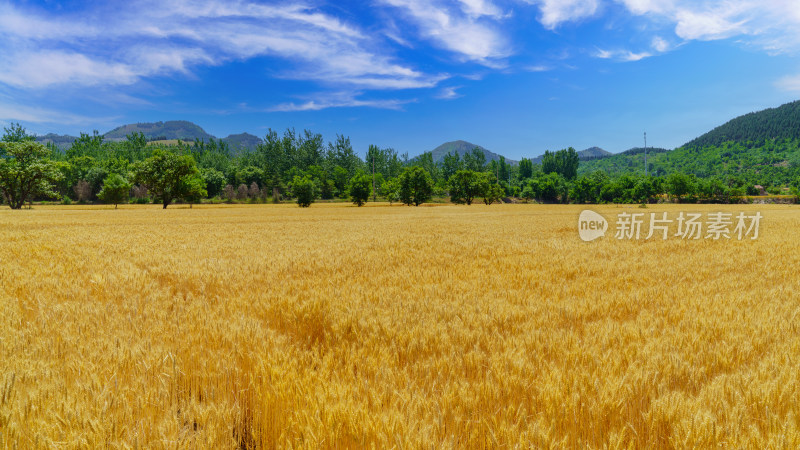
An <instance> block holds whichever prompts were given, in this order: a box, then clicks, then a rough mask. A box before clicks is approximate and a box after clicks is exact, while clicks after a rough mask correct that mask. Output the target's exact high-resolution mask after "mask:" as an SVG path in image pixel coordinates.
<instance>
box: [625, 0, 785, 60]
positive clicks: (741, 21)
mask: <svg viewBox="0 0 800 450" xmlns="http://www.w3.org/2000/svg"><path fill="white" fill-rule="evenodd" d="M616 1H617V2H618V3H621V4H622V5H623V6H625V8H627V9H628V11H630V12H631V13H632V14H634V15H641V16H646V17H648V18H650V19H651V20H652V23H653V24H656V25H663V24H667V25H668V26H671V27H672V31H673V32H674V33H675V35H676V36H677V37H678V38H680V39H683V40H684V41H690V40H716V39H725V38H729V37H735V36H738V37H742V38H744V39H743V42H745V43H748V44H751V45H755V46H758V47H761V48H763V49H765V50H768V51H770V52H775V53H778V52H796V51H798V50H800V33H798V27H800V6H798V3H797V1H796V0H699V1H698V0H616ZM673 47H674V46H673ZM653 48H654V49H655V50H657V51H659V52H663V51H665V50H661V49H659V47H658V46H657V45H656V44H655V41H654V45H653Z"/></svg>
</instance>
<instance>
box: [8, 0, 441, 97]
mask: <svg viewBox="0 0 800 450" xmlns="http://www.w3.org/2000/svg"><path fill="white" fill-rule="evenodd" d="M0 13H2V14H0V38H2V39H3V40H5V41H6V42H9V43H11V44H12V45H6V46H4V48H3V49H0V62H2V63H3V66H4V67H9V68H11V70H6V71H3V72H4V73H2V74H0V83H5V84H7V85H10V86H14V87H17V88H27V89H41V88H47V87H53V86H58V85H70V86H76V85H82V86H94V85H129V84H133V83H136V82H137V81H140V80H141V79H143V78H147V77H151V76H156V75H162V74H169V73H187V72H188V71H189V70H190V68H192V67H197V66H214V65H221V64H224V63H227V62H230V61H241V60H247V59H251V58H256V57H263V56H267V57H276V58H282V59H285V60H286V61H287V64H286V69H285V70H283V71H278V75H279V76H280V75H283V76H286V77H292V78H298V79H307V80H313V81H317V82H320V83H324V84H329V85H333V84H347V85H351V86H353V87H357V88H364V89H409V88H417V87H428V86H432V85H435V84H436V83H437V82H438V80H440V79H442V76H441V75H438V74H437V75H432V76H431V75H428V74H425V73H422V72H420V71H418V70H415V69H414V68H413V67H411V66H410V65H408V64H404V63H403V62H400V61H396V60H395V59H394V58H392V57H391V56H390V55H388V54H385V53H383V52H381V51H380V49H378V48H376V46H375V45H374V44H373V43H372V42H371V39H370V36H367V35H365V34H364V33H363V32H362V31H361V30H360V29H359V28H358V27H357V26H355V25H350V24H347V23H345V22H343V21H341V20H340V19H338V18H336V17H333V16H330V15H327V14H325V13H323V12H320V11H318V10H315V9H312V8H309V7H307V6H304V5H296V4H288V5H279V6H272V5H261V4H256V3H250V2H222V1H215V0H205V1H194V2H177V1H166V2H132V3H130V4H128V5H127V7H123V8H122V10H119V11H114V13H113V14H109V13H107V12H102V11H101V12H99V13H98V14H102V15H104V16H103V17H104V20H102V21H99V23H98V21H88V20H85V19H83V18H82V17H80V16H77V17H69V16H54V15H51V14H49V13H47V12H44V11H41V10H33V9H30V8H26V9H23V8H18V7H14V6H11V5H4V6H2V7H0ZM209 23H213V26H208V24H209ZM38 30H47V31H46V32H43V31H38ZM45 65H50V66H51V67H52V69H51V70H47V71H45V70H42V69H43V66H45Z"/></svg>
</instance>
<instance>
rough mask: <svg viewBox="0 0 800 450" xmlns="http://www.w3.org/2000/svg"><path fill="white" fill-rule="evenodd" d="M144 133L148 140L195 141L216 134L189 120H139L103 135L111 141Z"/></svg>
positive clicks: (206, 139)
mask: <svg viewBox="0 0 800 450" xmlns="http://www.w3.org/2000/svg"><path fill="white" fill-rule="evenodd" d="M132 133H142V134H144V137H145V138H147V139H148V140H154V139H180V140H183V141H193V140H195V139H200V140H204V141H208V140H211V139H213V138H214V136H212V135H210V134H208V133H206V131H205V130H204V129H203V128H202V127H200V126H199V125H197V124H195V123H193V122H189V121H188V120H168V121H166V122H138V123H130V124H127V125H122V126H119V127H117V128H114V129H113V130H111V131H109V132H108V133H106V134H104V135H103V137H104V138H106V139H108V140H111V141H119V140H124V139H125V138H126V137H127V136H128V135H129V134H132Z"/></svg>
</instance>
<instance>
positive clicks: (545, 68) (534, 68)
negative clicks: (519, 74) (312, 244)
mask: <svg viewBox="0 0 800 450" xmlns="http://www.w3.org/2000/svg"><path fill="white" fill-rule="evenodd" d="M549 70H553V68H552V67H550V66H545V65H541V64H539V65H535V66H528V67H525V71H527V72H547V71H549Z"/></svg>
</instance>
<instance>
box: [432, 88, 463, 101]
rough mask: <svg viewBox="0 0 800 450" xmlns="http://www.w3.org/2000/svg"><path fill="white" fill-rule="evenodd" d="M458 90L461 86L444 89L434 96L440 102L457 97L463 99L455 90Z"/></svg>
mask: <svg viewBox="0 0 800 450" xmlns="http://www.w3.org/2000/svg"><path fill="white" fill-rule="evenodd" d="M460 88H461V86H452V87H446V88H444V89H442V90H441V91H440V92H439V94H437V95H436V98H438V99H440V100H453V99H456V98H459V97H463V96H462V95H461V94H459V93H458V92H457V90H458V89H460Z"/></svg>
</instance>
